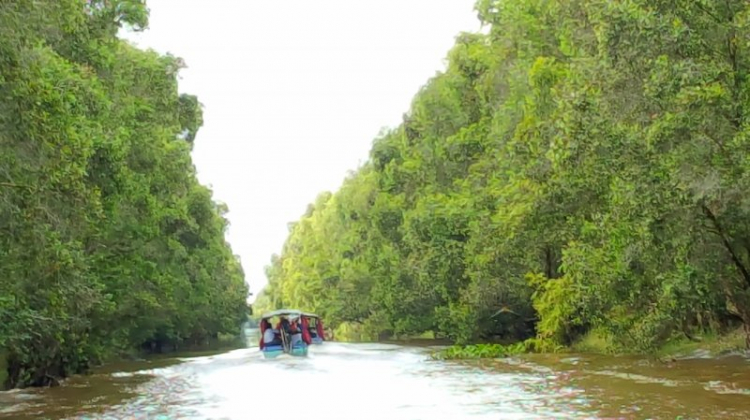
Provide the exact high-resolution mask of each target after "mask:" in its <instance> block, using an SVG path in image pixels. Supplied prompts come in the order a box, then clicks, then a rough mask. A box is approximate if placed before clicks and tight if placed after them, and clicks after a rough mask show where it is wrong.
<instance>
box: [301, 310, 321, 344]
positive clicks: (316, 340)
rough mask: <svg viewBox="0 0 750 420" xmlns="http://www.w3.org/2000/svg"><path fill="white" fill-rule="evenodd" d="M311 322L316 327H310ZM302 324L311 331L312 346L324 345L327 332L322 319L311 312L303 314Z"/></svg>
mask: <svg viewBox="0 0 750 420" xmlns="http://www.w3.org/2000/svg"><path fill="white" fill-rule="evenodd" d="M310 321H312V323H313V324H314V325H310ZM302 323H303V324H304V325H305V327H306V328H307V329H308V331H310V341H311V344H323V341H325V330H324V329H323V321H322V320H321V319H320V317H319V316H317V315H315V314H311V313H309V312H303V313H302Z"/></svg>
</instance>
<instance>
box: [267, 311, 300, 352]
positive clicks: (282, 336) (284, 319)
mask: <svg viewBox="0 0 750 420" xmlns="http://www.w3.org/2000/svg"><path fill="white" fill-rule="evenodd" d="M273 318H277V319H278V321H277V324H276V327H275V328H274V327H273V326H272V325H273V324H271V323H270V320H271V319H273ZM305 318H306V315H305V314H304V313H303V312H302V311H299V310H297V309H279V310H277V311H271V312H267V313H265V314H263V315H262V317H261V319H260V336H261V337H260V349H261V351H262V352H263V356H264V357H265V358H266V359H273V358H275V357H278V356H281V355H282V354H284V353H286V354H288V355H290V356H297V357H306V356H307V348H308V346H309V343H311V342H312V340H311V337H310V335H311V334H310V333H309V330H307V331H305V330H306V328H305V325H306V321H305ZM307 322H309V321H307ZM285 323H286V324H287V328H284V324H285ZM269 326H271V328H274V330H275V332H276V333H277V335H278V338H279V341H278V342H277V343H274V344H265V343H264V342H263V336H264V333H265V332H266V329H268V328H269ZM290 331H296V333H294V332H293V333H291V334H290Z"/></svg>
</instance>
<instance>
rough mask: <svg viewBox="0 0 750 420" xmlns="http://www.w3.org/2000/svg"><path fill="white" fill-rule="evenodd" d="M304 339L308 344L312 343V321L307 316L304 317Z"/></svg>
mask: <svg viewBox="0 0 750 420" xmlns="http://www.w3.org/2000/svg"><path fill="white" fill-rule="evenodd" d="M302 341H304V342H305V343H307V344H310V343H312V336H311V335H310V321H309V320H308V319H307V318H302Z"/></svg>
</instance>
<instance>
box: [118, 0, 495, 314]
mask: <svg viewBox="0 0 750 420" xmlns="http://www.w3.org/2000/svg"><path fill="white" fill-rule="evenodd" d="M148 5H149V8H150V9H151V19H150V29H149V30H147V31H145V32H143V33H138V34H132V33H131V34H127V35H126V37H127V38H128V39H130V40H132V41H135V42H136V43H137V44H138V45H140V46H142V47H149V48H153V49H155V50H157V51H159V52H162V53H165V52H170V53H172V54H174V55H176V56H179V57H182V58H184V59H185V61H186V63H187V66H188V68H187V69H184V70H183V71H182V72H181V77H182V80H181V81H180V90H181V91H182V92H187V93H191V94H195V95H197V96H198V99H199V100H200V101H201V103H203V105H204V110H203V111H204V125H203V128H202V129H201V130H200V131H199V132H198V137H197V138H196V144H195V148H194V151H193V161H194V162H195V165H196V167H197V169H198V177H199V179H200V181H201V182H202V183H204V184H206V185H209V186H211V187H212V188H213V190H214V198H215V199H216V200H217V201H222V202H225V203H227V204H228V206H229V211H230V213H229V215H228V217H229V220H230V222H231V227H230V228H229V233H228V236H227V239H228V240H229V242H230V243H231V244H232V248H233V250H234V253H235V254H238V255H240V257H241V259H242V265H243V267H244V269H245V274H246V280H247V282H248V283H249V284H250V289H251V291H252V292H253V293H254V294H256V295H257V293H258V291H260V289H261V288H262V287H263V286H264V285H265V284H266V278H265V274H264V266H265V265H266V264H268V263H269V261H270V258H271V254H273V253H279V252H280V250H281V247H282V245H283V243H284V240H285V239H286V236H287V233H288V231H287V223H289V222H292V221H294V220H297V219H299V217H300V216H301V215H302V214H303V213H304V211H305V209H306V207H307V205H308V203H310V202H312V201H313V200H314V199H315V197H316V196H317V195H318V194H319V193H320V192H322V191H325V190H331V191H333V190H336V189H338V187H339V186H340V185H341V182H342V181H343V179H344V177H345V176H346V173H347V171H349V170H352V169H356V168H357V167H358V166H359V164H360V163H362V162H364V161H365V160H366V159H367V155H368V152H369V149H370V146H371V144H372V140H373V139H374V138H375V136H376V135H377V134H378V132H379V131H380V129H381V128H383V127H395V126H397V125H398V124H399V123H400V122H401V116H402V114H403V113H404V112H406V111H407V110H408V108H409V105H410V103H411V99H412V97H413V96H414V94H416V93H417V91H418V89H419V88H420V86H422V85H423V84H425V82H427V80H428V79H429V78H430V77H431V76H433V75H434V74H435V72H436V71H438V70H442V69H443V68H444V58H445V57H446V54H447V53H448V50H449V49H450V48H451V47H452V46H453V43H454V38H455V36H456V35H457V34H458V33H459V32H461V31H477V30H479V28H480V24H479V21H478V19H477V18H476V14H475V12H474V10H473V6H474V0H286V1H280V0H149V1H148ZM253 299H254V297H253V298H251V300H253Z"/></svg>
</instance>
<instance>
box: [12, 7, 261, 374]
mask: <svg viewBox="0 0 750 420" xmlns="http://www.w3.org/2000/svg"><path fill="white" fill-rule="evenodd" d="M147 17H148V14H147V9H146V6H145V4H143V1H140V0H107V1H103V0H92V1H85V2H84V1H80V0H40V1H33V2H31V1H10V2H0V356H2V357H0V368H2V371H3V374H1V375H0V378H3V379H4V380H3V381H2V384H0V387H3V386H4V387H20V386H27V385H32V386H33V385H47V384H52V383H55V382H56V380H57V378H61V377H65V376H68V375H70V374H74V373H78V372H83V371H86V370H87V369H88V368H89V367H90V366H92V365H94V364H97V363H100V362H101V361H103V360H106V359H108V358H112V357H117V356H119V355H121V354H125V353H128V352H132V351H133V350H134V349H135V350H158V349H159V348H173V347H175V346H178V347H180V346H182V345H183V344H184V343H192V342H201V341H204V340H205V339H209V338H217V337H218V335H219V334H222V333H224V334H235V333H237V332H238V331H239V327H240V324H241V323H242V322H243V321H244V320H245V319H246V318H247V314H248V306H247V304H246V298H247V293H248V290H247V286H246V285H245V282H244V275H243V272H242V268H241V266H240V262H239V260H238V258H237V257H235V256H234V255H233V254H232V251H231V249H230V247H229V245H228V244H227V242H226V241H225V239H224V232H225V230H226V228H227V221H226V220H225V218H224V215H225V213H226V211H227V209H226V207H225V206H223V205H220V204H217V203H215V202H214V201H212V198H211V191H210V190H209V189H207V188H206V187H204V186H202V185H200V184H199V183H198V181H197V178H196V173H195V168H194V166H193V163H192V160H191V157H190V152H191V149H192V146H193V141H194V140H195V136H196V132H197V130H198V128H199V127H200V126H201V124H202V111H201V107H200V104H199V103H198V100H197V98H196V97H194V96H191V95H185V94H182V95H181V94H179V93H178V89H177V74H178V72H179V70H180V68H181V67H182V66H183V63H182V62H181V60H180V59H178V58H175V57H172V56H168V55H167V56H163V55H159V54H157V53H155V52H153V51H142V50H139V49H137V48H134V47H133V46H131V45H129V44H128V43H126V42H124V41H122V40H120V39H118V37H117V32H118V30H119V29H120V27H121V26H123V25H129V26H132V27H134V28H136V29H138V28H142V27H144V26H145V25H146V23H147Z"/></svg>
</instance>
